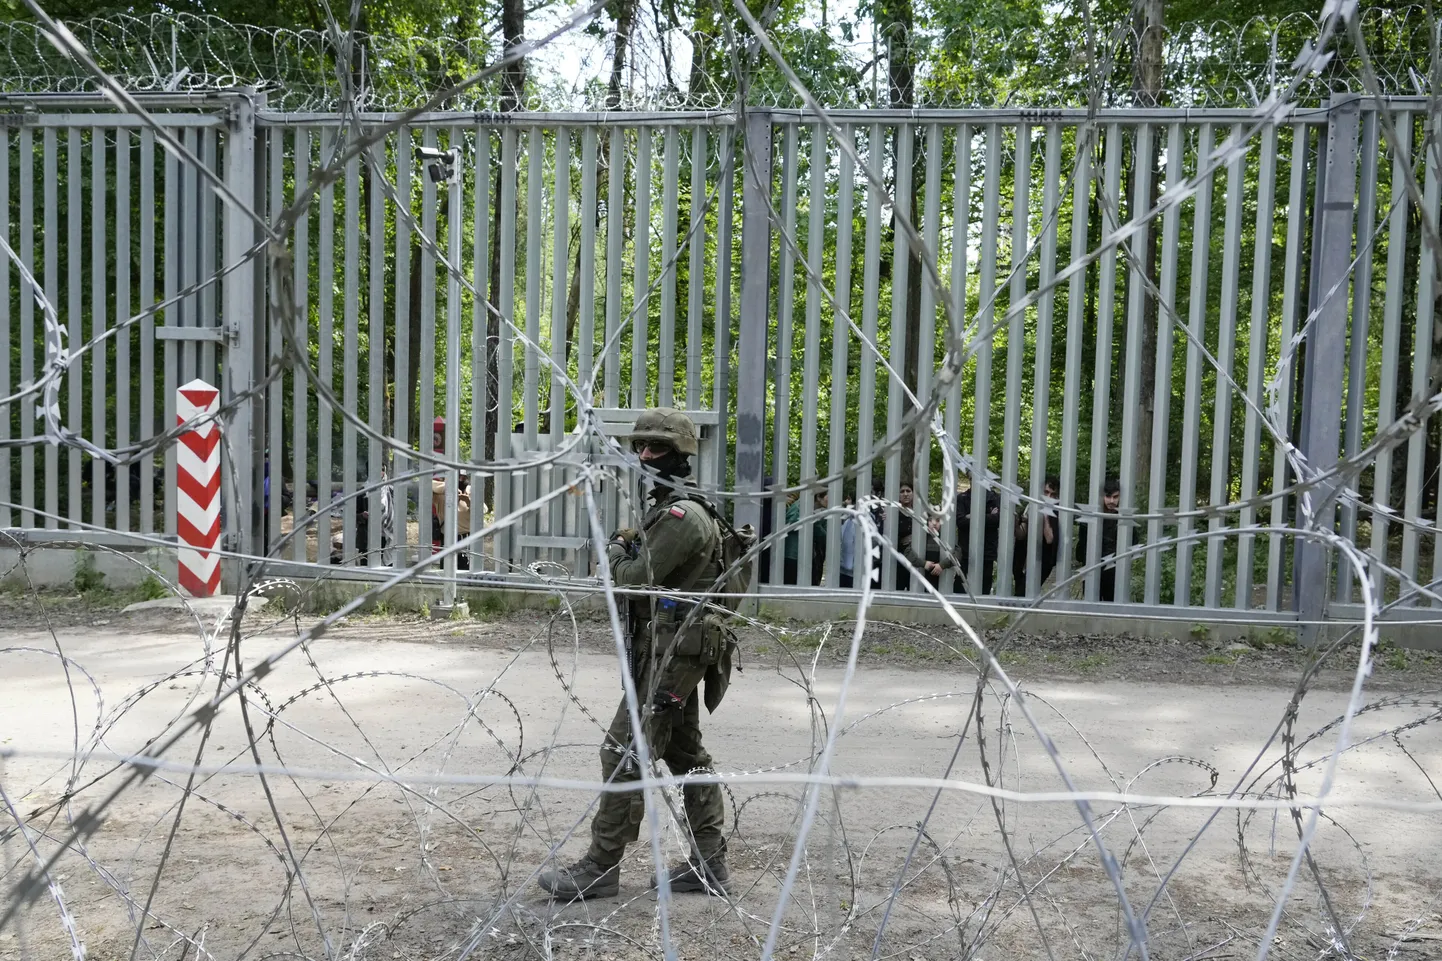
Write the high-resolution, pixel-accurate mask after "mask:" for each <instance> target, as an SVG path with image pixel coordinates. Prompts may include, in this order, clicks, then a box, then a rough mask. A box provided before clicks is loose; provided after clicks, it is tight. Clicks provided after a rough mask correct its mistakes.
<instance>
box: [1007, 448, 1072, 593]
mask: <svg viewBox="0 0 1442 961" xmlns="http://www.w3.org/2000/svg"><path fill="white" fill-rule="evenodd" d="M1060 490H1061V481H1060V480H1059V479H1058V478H1057V477H1056V476H1055V475H1051V476H1048V477H1047V479H1046V480H1045V481H1043V482H1042V487H1041V496H1042V497H1044V498H1046V499H1047V500H1048V501H1055V500H1056V496H1057V492H1058V491H1060ZM1018 513H1019V514H1020V516H1019V517H1018V518H1017V521H1016V547H1014V548H1013V549H1012V555H1011V592H1012V594H1013V595H1015V596H1017V597H1023V596H1025V594H1026V560H1027V553H1028V551H1029V549H1030V548H1029V545H1028V542H1027V536H1026V532H1027V527H1028V524H1027V520H1028V517H1029V516H1030V514H1031V511H1030V510H1029V509H1028V508H1027V506H1026V505H1022V507H1021V508H1020V510H1019V511H1018ZM1037 513H1038V515H1039V516H1040V520H1041V523H1039V524H1038V525H1037V526H1038V527H1039V528H1040V530H1041V537H1040V538H1039V539H1037V538H1033V539H1034V540H1037V545H1036V559H1037V562H1038V566H1037V577H1036V586H1037V590H1038V591H1040V590H1041V586H1042V585H1043V584H1045V583H1046V579H1047V578H1048V577H1050V576H1051V572H1052V569H1053V568H1054V567H1056V555H1057V550H1058V549H1059V548H1060V540H1061V538H1060V537H1059V535H1058V532H1057V526H1056V508H1055V507H1054V506H1052V505H1051V504H1047V505H1044V506H1041V507H1039V508H1038V509H1037Z"/></svg>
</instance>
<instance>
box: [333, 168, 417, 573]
mask: <svg viewBox="0 0 1442 961" xmlns="http://www.w3.org/2000/svg"><path fill="white" fill-rule="evenodd" d="M360 236H361V235H360V158H359V157H352V158H350V159H349V160H347V161H346V164H345V260H344V261H343V270H344V271H345V275H344V277H343V278H342V279H341V284H342V287H341V289H342V290H343V291H344V296H345V355H344V356H345V361H344V363H345V367H344V368H343V369H342V371H341V399H342V402H343V403H344V404H345V409H346V410H347V411H349V412H350V413H351V414H353V415H355V414H359V411H360V243H361V239H360ZM432 236H434V235H432ZM341 484H342V490H343V491H344V492H345V506H344V507H343V508H342V509H341V516H342V517H343V518H344V520H343V521H342V523H341V530H342V531H343V532H344V533H343V539H344V544H345V547H344V549H343V556H344V558H345V563H347V564H353V563H354V562H355V557H356V554H357V552H358V551H359V550H360V545H359V544H358V543H357V541H356V499H355V497H354V494H355V492H356V490H357V486H356V429H355V425H354V424H353V423H352V422H351V420H350V418H345V419H344V420H343V421H341Z"/></svg>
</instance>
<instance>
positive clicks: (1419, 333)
mask: <svg viewBox="0 0 1442 961" xmlns="http://www.w3.org/2000/svg"><path fill="white" fill-rule="evenodd" d="M1435 150H1436V148H1435V147H1433V148H1431V149H1428V148H1426V147H1424V149H1423V151H1422V156H1423V158H1424V159H1423V166H1424V167H1425V168H1426V171H1427V172H1426V177H1425V178H1424V186H1423V188H1422V200H1423V203H1425V204H1426V205H1427V210H1428V211H1429V212H1430V215H1431V216H1433V217H1435V216H1436V212H1437V210H1438V204H1439V195H1442V189H1439V187H1442V171H1439V170H1438V162H1437V158H1436V156H1435V154H1434V151H1435ZM1337 202H1338V203H1340V200H1338V201H1337ZM1434 223H1435V221H1434ZM1421 249H1422V255H1421V256H1420V257H1419V258H1418V261H1417V321H1416V327H1415V332H1414V334H1413V336H1412V352H1413V358H1412V392H1411V395H1410V396H1409V398H1408V400H1409V401H1410V400H1412V399H1413V398H1416V397H1420V396H1423V395H1424V393H1425V392H1426V390H1427V381H1428V379H1429V377H1430V376H1431V373H1432V371H1431V367H1432V323H1433V319H1434V318H1433V297H1434V296H1435V295H1436V292H1437V272H1436V270H1435V269H1434V266H1433V265H1434V264H1435V263H1436V261H1435V259H1434V258H1433V257H1432V256H1431V252H1430V251H1428V250H1427V245H1426V244H1425V243H1423V244H1422V247H1421ZM1324 276H1327V277H1328V278H1331V277H1332V276H1333V275H1332V274H1326V275H1324ZM1309 366H1310V358H1309ZM1320 383H1327V381H1325V380H1323V381H1320ZM1427 438H1428V431H1423V430H1417V431H1413V432H1412V436H1411V437H1409V438H1408V439H1407V491H1406V496H1405V498H1404V500H1403V507H1402V510H1403V517H1404V518H1405V519H1406V521H1407V522H1408V523H1407V525H1406V526H1405V527H1403V528H1402V571H1403V573H1405V574H1406V575H1407V576H1408V577H1410V578H1412V579H1413V580H1415V581H1418V582H1419V583H1422V584H1426V583H1429V582H1431V581H1433V580H1435V579H1437V578H1438V577H1439V576H1442V571H1439V570H1436V569H1435V568H1434V570H1433V573H1432V575H1431V576H1430V577H1428V576H1427V575H1425V574H1423V573H1422V569H1421V567H1420V557H1419V550H1420V547H1421V545H1420V544H1419V539H1420V529H1421V528H1422V527H1423V526H1426V527H1432V528H1433V529H1434V530H1436V529H1437V527H1438V524H1437V521H1436V520H1433V521H1432V522H1428V521H1427V520H1426V519H1425V518H1424V517H1422V508H1423V500H1424V490H1423V485H1424V483H1425V480H1426V478H1425V475H1424V473H1423V472H1424V470H1425V469H1426V460H1427ZM1308 453H1309V456H1310V451H1309V452H1308ZM1311 496H1312V498H1313V500H1312V503H1313V505H1314V509H1315V505H1317V504H1319V503H1321V502H1322V498H1324V497H1325V494H1313V495H1311ZM1438 512H1439V514H1442V504H1439V506H1438ZM1330 517H1331V511H1330V510H1329V511H1328V512H1327V514H1326V517H1325V518H1323V519H1321V520H1319V521H1318V525H1319V526H1321V527H1322V528H1323V529H1330V527H1331V525H1330V524H1328V523H1326V520H1327V519H1328V518H1330ZM1434 544H1436V545H1442V538H1437V537H1435V535H1434ZM1434 552H1435V547H1434ZM1323 569H1325V568H1323ZM1298 574H1299V576H1300V575H1301V571H1300V570H1299V571H1298ZM1406 603H1407V604H1408V605H1409V606H1410V605H1413V604H1416V596H1415V595H1414V596H1413V597H1412V598H1411V599H1409V600H1408V601H1406Z"/></svg>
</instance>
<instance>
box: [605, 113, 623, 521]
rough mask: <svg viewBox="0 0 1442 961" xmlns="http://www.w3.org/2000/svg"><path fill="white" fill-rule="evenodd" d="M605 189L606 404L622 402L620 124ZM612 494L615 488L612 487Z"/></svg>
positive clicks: (615, 130) (614, 130) (615, 129)
mask: <svg viewBox="0 0 1442 961" xmlns="http://www.w3.org/2000/svg"><path fill="white" fill-rule="evenodd" d="M607 159H608V162H609V164H610V169H609V170H608V171H607V174H608V178H609V179H608V182H607V189H606V346H605V382H606V384H605V386H606V389H605V404H606V406H607V407H619V406H621V335H620V330H621V306H622V305H621V280H622V274H621V255H622V252H623V251H624V247H623V246H622V244H623V243H624V241H625V230H626V228H625V221H624V217H625V209H626V200H625V197H626V131H625V129H624V128H622V127H613V128H612V129H611V149H610V155H609V157H608V158H607ZM613 494H614V491H613ZM608 504H609V505H610V510H611V515H612V516H615V503H614V502H613V501H608Z"/></svg>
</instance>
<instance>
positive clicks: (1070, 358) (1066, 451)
mask: <svg viewBox="0 0 1442 961" xmlns="http://www.w3.org/2000/svg"><path fill="white" fill-rule="evenodd" d="M1096 132H1097V128H1096V126H1095V125H1093V124H1084V125H1082V126H1080V127H1078V128H1077V132H1076V176H1075V180H1074V183H1073V185H1072V211H1071V252H1070V258H1071V262H1072V263H1075V262H1076V261H1078V260H1080V259H1081V258H1082V257H1083V256H1084V255H1085V254H1086V251H1087V246H1088V245H1087V231H1088V215H1089V214H1090V212H1091V203H1090V198H1091V189H1092V166H1093V164H1092V152H1093V151H1094V150H1095V149H1096ZM1086 286H1087V274H1086V271H1078V272H1077V273H1075V274H1073V275H1072V277H1071V280H1070V281H1069V282H1068V285H1067V303H1066V310H1067V320H1066V374H1065V375H1064V378H1063V382H1062V414H1061V477H1060V478H1059V480H1060V481H1061V487H1060V489H1059V490H1058V491H1057V494H1058V496H1059V498H1060V501H1061V509H1060V511H1059V513H1058V515H1057V571H1056V581H1057V583H1058V584H1062V583H1065V582H1066V580H1067V579H1068V578H1070V577H1071V572H1072V550H1073V535H1072V514H1071V509H1072V508H1074V507H1075V506H1076V474H1077V470H1076V469H1077V444H1078V438H1079V435H1080V432H1081V373H1082V369H1081V368H1082V339H1083V337H1084V335H1085V333H1086V331H1085V328H1084V323H1085V321H1084V318H1085V317H1086ZM1092 473H1093V474H1095V473H1096V465H1095V464H1093V465H1092ZM1067 596H1068V595H1067V594H1065V593H1064V594H1062V595H1061V597H1062V598H1063V599H1064V598H1065V597H1067Z"/></svg>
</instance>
